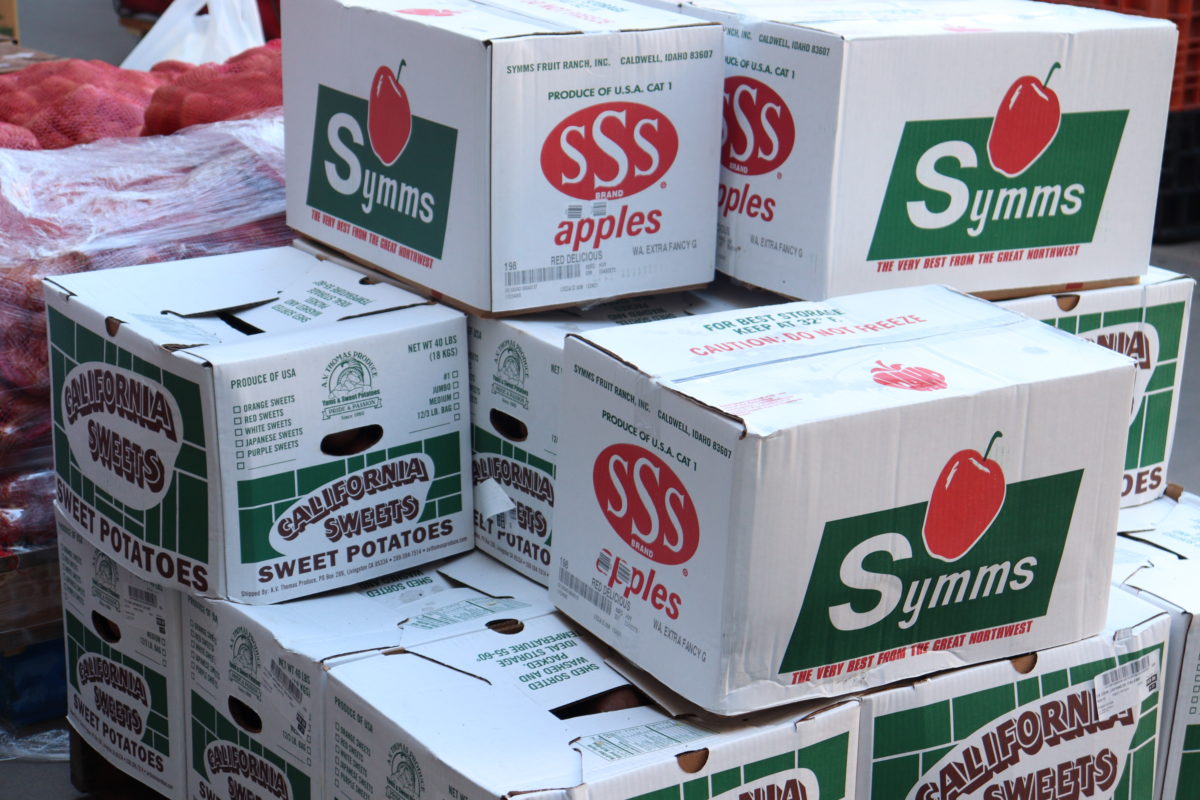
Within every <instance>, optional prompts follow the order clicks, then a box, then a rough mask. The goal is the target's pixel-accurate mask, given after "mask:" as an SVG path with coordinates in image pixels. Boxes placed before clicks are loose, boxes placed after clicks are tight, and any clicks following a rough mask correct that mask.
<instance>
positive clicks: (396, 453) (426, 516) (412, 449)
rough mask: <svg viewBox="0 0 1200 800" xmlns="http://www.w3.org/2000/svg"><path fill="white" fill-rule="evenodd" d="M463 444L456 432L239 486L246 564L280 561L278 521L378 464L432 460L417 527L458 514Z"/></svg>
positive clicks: (461, 499) (460, 508)
mask: <svg viewBox="0 0 1200 800" xmlns="http://www.w3.org/2000/svg"><path fill="white" fill-rule="evenodd" d="M459 442H460V439H459V433H458V431H455V432H453V433H446V434H443V435H441V436H434V437H432V438H429V439H421V440H418V441H415V442H410V443H409V444H405V445H400V446H398V447H387V448H380V449H378V450H373V451H371V452H368V453H362V454H360V455H357V456H351V457H350V458H345V459H335V460H332V461H326V462H324V463H322V464H317V465H315V466H311V467H304V468H303V469H299V470H293V471H291V472H281V473H279V474H277V475H268V476H265V477H262V478H253V479H251V480H245V481H238V485H237V493H238V521H239V526H240V530H241V541H242V548H241V559H242V563H243V564H257V563H259V562H262V561H268V560H270V559H273V558H280V557H282V555H283V554H282V553H279V552H277V551H276V550H275V548H273V547H271V543H270V534H271V529H272V528H273V527H274V526H275V521H276V520H278V519H279V518H280V517H281V516H283V514H284V513H285V512H287V510H288V509H289V508H291V507H292V505H293V504H295V502H296V501H297V500H299V499H300V498H302V497H304V496H306V495H308V494H309V493H311V492H313V491H316V490H317V489H319V488H321V487H322V486H324V485H326V484H327V483H329V482H330V481H335V480H337V479H338V478H341V477H344V476H346V475H349V474H351V473H353V472H358V471H359V470H362V469H365V468H366V467H369V466H372V465H374V464H379V463H382V462H384V461H387V460H390V459H393V458H399V457H401V456H406V455H412V454H414V453H424V454H425V455H427V456H429V457H430V458H431V459H432V460H433V481H432V482H431V484H430V486H429V494H428V495H426V498H425V507H424V508H423V509H422V511H421V517H420V519H419V520H418V522H428V521H429V520H432V519H437V518H438V517H446V516H449V515H451V514H457V513H458V512H460V511H462V510H463V497H462V495H463V492H462V480H463V474H462V468H463V465H462V459H461V457H460V454H459Z"/></svg>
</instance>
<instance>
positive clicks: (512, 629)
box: [487, 619, 525, 636]
mask: <svg viewBox="0 0 1200 800" xmlns="http://www.w3.org/2000/svg"><path fill="white" fill-rule="evenodd" d="M487 626H488V627H489V628H491V629H492V630H494V631H495V632H496V633H503V634H504V635H505V636H512V635H513V634H514V633H520V632H521V631H523V630H525V623H524V622H521V620H519V619H494V620H492V621H491V622H489V623H487Z"/></svg>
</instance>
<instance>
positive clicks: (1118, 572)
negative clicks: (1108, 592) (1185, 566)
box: [1112, 535, 1180, 585]
mask: <svg viewBox="0 0 1200 800" xmlns="http://www.w3.org/2000/svg"><path fill="white" fill-rule="evenodd" d="M1179 560H1180V559H1179V556H1178V555H1177V554H1175V553H1172V552H1171V551H1170V550H1164V549H1163V548H1161V547H1155V546H1154V545H1152V544H1149V543H1147V542H1143V541H1142V540H1141V539H1135V538H1132V537H1130V536H1124V535H1119V536H1117V545H1116V547H1115V548H1114V550H1113V575H1112V582H1113V583H1115V584H1118V585H1119V584H1122V583H1124V582H1125V580H1126V579H1127V578H1129V577H1130V576H1132V575H1133V574H1134V573H1136V572H1137V571H1138V570H1142V569H1146V568H1147V567H1152V566H1154V565H1155V564H1170V563H1173V562H1176V561H1179Z"/></svg>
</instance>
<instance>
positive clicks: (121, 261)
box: [0, 108, 293, 627]
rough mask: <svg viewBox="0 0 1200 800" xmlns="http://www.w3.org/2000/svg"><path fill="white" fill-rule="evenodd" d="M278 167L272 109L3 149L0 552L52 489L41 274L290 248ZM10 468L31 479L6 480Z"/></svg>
mask: <svg viewBox="0 0 1200 800" xmlns="http://www.w3.org/2000/svg"><path fill="white" fill-rule="evenodd" d="M283 170H284V163H283V112H282V109H278V108H275V109H271V110H268V111H265V112H261V113H259V114H256V115H254V116H251V117H247V118H243V119H238V120H230V121H226V122H216V123H212V124H208V125H197V126H193V127H191V128H188V129H186V130H183V131H180V132H179V133H176V134H173V135H171V136H154V137H141V138H128V139H106V140H103V141H99V142H94V143H92V144H86V145H79V146H76V147H69V148H65V149H62V150H46V151H20V150H0V230H3V231H4V236H3V237H0V551H2V550H3V549H5V548H11V547H14V546H17V545H22V544H30V543H35V542H36V541H39V540H40V539H41V538H42V536H43V533H44V531H45V530H46V529H45V527H44V526H43V524H42V523H44V522H45V521H46V520H47V519H48V518H49V517H48V515H49V509H50V505H49V504H50V500H51V499H52V495H51V493H50V492H51V491H52V488H53V481H52V479H49V474H48V473H46V472H45V470H46V469H47V468H48V466H49V462H48V460H47V449H46V445H47V443H48V440H49V433H50V407H49V397H48V394H47V390H48V383H49V381H48V374H47V350H46V324H45V318H44V313H45V304H44V302H43V299H42V285H41V282H42V279H43V278H45V277H48V276H53V275H62V274H67V273H73V272H83V271H89V270H97V269H108V268H112V267H123V266H131V265H134V264H148V263H156V262H162V261H175V260H179V259H184V258H194V257H198V256H207V255H219V254H223V253H233V252H240V251H243V250H253V249H258V248H263V247H275V246H278V245H283V244H287V243H288V242H289V241H291V239H292V238H293V234H292V233H291V231H290V230H289V229H288V227H287V225H286V224H285V222H284V218H283V211H284V188H283V180H284V178H283ZM13 473H25V474H28V475H29V476H30V477H29V479H28V481H17V482H15V483H12V484H11V485H10V482H11V481H13V479H14V478H15V477H16V476H15V475H14V474H13ZM35 476H40V477H35ZM19 495H23V496H20V497H18V496H19ZM6 498H7V499H6ZM30 540H32V541H30ZM0 623H3V620H2V619H0ZM0 627H3V625H2V624H0Z"/></svg>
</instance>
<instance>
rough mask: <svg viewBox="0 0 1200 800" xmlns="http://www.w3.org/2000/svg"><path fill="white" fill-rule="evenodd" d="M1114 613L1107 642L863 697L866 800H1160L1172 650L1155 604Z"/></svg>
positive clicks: (1114, 605)
mask: <svg viewBox="0 0 1200 800" xmlns="http://www.w3.org/2000/svg"><path fill="white" fill-rule="evenodd" d="M1122 595H1124V596H1122ZM1109 608H1110V611H1109V619H1108V622H1107V624H1106V630H1105V632H1104V633H1102V634H1100V635H1098V636H1093V637H1091V638H1088V639H1084V640H1083V641H1080V642H1076V643H1074V644H1068V645H1064V646H1062V647H1054V648H1050V649H1046V650H1039V651H1038V652H1036V653H1034V654H1031V655H1030V656H1025V657H1021V658H1015V659H1013V660H1012V661H1009V660H1001V661H994V662H992V663H989V664H980V665H978V666H974V667H967V668H964V669H960V670H954V671H953V672H946V673H941V674H939V675H934V676H931V677H928V678H922V679H919V680H916V681H914V682H912V683H911V684H905V685H901V686H898V687H895V688H891V689H888V690H885V691H882V692H878V693H874V694H868V695H866V696H864V698H863V706H862V708H863V718H862V723H861V733H860V736H859V744H860V751H859V761H858V767H859V774H858V786H859V796H860V797H861V798H863V800H893V799H900V798H922V800H925V799H926V798H928V799H929V800H932V799H933V798H948V797H959V798H989V799H990V798H1005V797H1028V798H1042V797H1080V798H1082V797H1087V798H1092V799H1093V800H1111V799H1113V798H1121V800H1154V798H1156V797H1157V796H1158V795H1157V794H1156V793H1155V780H1154V776H1155V754H1156V744H1160V740H1158V736H1157V733H1158V720H1159V715H1160V714H1161V713H1162V712H1163V711H1164V710H1165V708H1166V704H1167V702H1168V701H1167V699H1166V698H1167V692H1166V691H1162V690H1161V688H1160V681H1161V680H1162V676H1163V667H1164V665H1165V664H1166V662H1167V659H1169V658H1170V653H1171V650H1172V648H1173V647H1174V642H1173V641H1172V643H1171V645H1169V646H1168V644H1167V628H1168V620H1167V618H1166V615H1165V614H1163V613H1161V611H1160V610H1159V609H1158V608H1156V607H1154V606H1153V605H1151V604H1149V603H1145V602H1141V601H1138V600H1137V599H1136V598H1134V597H1131V596H1129V595H1128V594H1125V593H1123V592H1121V591H1120V590H1117V589H1114V590H1113V591H1112V602H1111V605H1110V607H1109ZM1118 686H1119V687H1121V689H1122V691H1124V692H1127V693H1125V694H1122V693H1120V692H1118V691H1115V687H1118Z"/></svg>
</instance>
